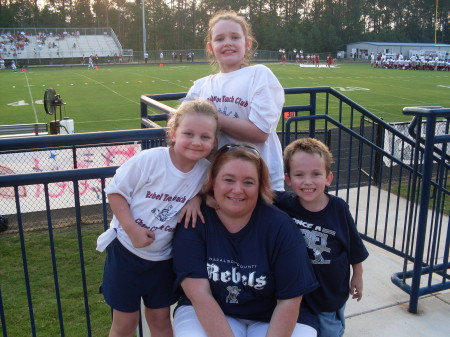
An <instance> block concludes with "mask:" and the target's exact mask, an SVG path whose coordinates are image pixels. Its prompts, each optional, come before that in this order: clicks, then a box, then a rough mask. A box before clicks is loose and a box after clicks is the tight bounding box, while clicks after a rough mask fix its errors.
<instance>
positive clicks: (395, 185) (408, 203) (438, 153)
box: [141, 87, 450, 312]
mask: <svg viewBox="0 0 450 337" xmlns="http://www.w3.org/2000/svg"><path fill="white" fill-rule="evenodd" d="M285 93H286V95H287V96H286V97H288V99H289V101H298V102H300V101H302V97H301V96H306V99H305V98H303V101H304V104H298V105H286V106H285V107H284V108H283V117H285V118H284V120H283V121H282V122H281V130H282V132H281V133H280V138H281V141H282V145H283V147H284V146H285V145H286V144H288V143H290V142H291V141H292V140H294V139H296V138H299V137H305V136H310V137H316V138H319V139H321V140H322V141H323V142H325V143H326V144H327V145H328V146H329V147H330V149H331V151H332V153H333V156H334V158H335V167H334V169H333V171H334V172H335V175H334V181H333V183H332V185H331V187H330V192H331V193H334V194H336V195H340V196H341V197H342V198H344V199H345V200H346V201H347V202H348V203H349V205H350V208H351V211H352V214H353V215H354V217H355V222H356V224H357V227H358V230H359V232H360V234H361V236H362V237H363V238H364V239H365V240H367V241H368V242H371V243H373V244H375V245H377V246H379V247H382V248H383V249H386V250H388V251H389V252H391V253H394V254H396V255H399V256H401V257H403V258H404V268H403V270H402V271H401V272H399V273H396V274H395V275H393V276H392V281H393V282H394V284H396V285H397V286H399V287H400V288H401V289H403V290H404V291H406V292H407V293H408V294H410V305H409V310H410V311H411V312H417V305H418V298H419V296H421V295H424V294H429V293H432V292H435V291H439V290H443V289H449V288H450V280H449V274H448V269H449V265H448V256H449V241H450V232H449V231H450V229H449V217H448V215H449V214H448V213H449V209H450V208H449V206H448V192H449V191H448V189H447V187H446V184H447V175H448V164H447V163H448V160H449V157H448V154H447V146H446V142H447V141H448V138H447V136H446V135H447V134H448V120H447V118H448V117H450V109H443V108H442V107H426V108H423V107H417V108H405V110H404V114H407V115H417V117H415V118H414V119H413V121H412V122H411V123H410V125H411V126H410V130H409V132H404V131H403V130H402V129H401V128H398V127H397V126H396V125H391V124H389V123H386V122H385V121H383V120H382V119H380V118H379V117H377V116H375V115H374V114H372V113H370V112H369V111H368V110H366V109H365V108H363V107H361V106H360V105H358V104H357V103H355V102H353V101H352V100H350V99H349V98H348V97H346V96H344V95H342V94H341V93H340V92H338V91H336V90H335V89H333V88H330V87H317V88H288V89H285ZM183 97H185V94H184V93H177V94H169V95H149V96H142V97H141V120H142V123H141V124H142V126H143V127H144V126H145V124H146V123H148V122H147V121H148V120H154V121H156V120H164V118H165V114H166V113H167V112H168V111H169V110H170V109H167V110H166V111H165V110H164V105H163V104H162V103H161V101H174V100H180V99H182V98H183ZM291 97H295V98H291ZM288 99H287V100H288ZM148 107H151V109H153V110H152V111H151V112H152V115H149V114H148ZM157 112H163V114H156V115H154V113H157ZM439 118H440V119H439ZM437 124H439V128H438V127H437ZM423 126H425V127H426V132H422V131H421V128H422V127H423ZM415 129H417V130H416V131H415ZM437 129H440V130H441V131H440V134H441V135H439V136H436V137H435V138H434V136H435V133H436V130H437ZM430 130H433V132H432V133H431V131H430ZM435 143H441V148H438V147H436V146H434V144H435ZM430 144H432V145H430ZM427 146H429V147H427ZM437 179H439V180H437ZM427 185H429V187H427ZM425 188H427V189H428V190H429V189H431V192H429V191H427V189H425ZM424 189H425V190H424ZM429 193H431V195H432V197H431V201H432V203H430V202H429V201H428V200H430V195H429ZM426 196H428V197H427V198H426ZM427 218H431V219H432V221H431V222H430V221H428V222H427ZM423 254H425V255H423ZM411 261H412V262H414V270H413V271H407V264H408V262H411ZM421 276H422V277H425V276H426V280H422V282H425V283H426V285H425V286H423V287H420V278H421ZM436 276H438V277H436ZM411 278H412V281H411V284H409V283H408V281H409V279H411Z"/></svg>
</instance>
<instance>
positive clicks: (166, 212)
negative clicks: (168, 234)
mask: <svg viewBox="0 0 450 337" xmlns="http://www.w3.org/2000/svg"><path fill="white" fill-rule="evenodd" d="M172 207H173V206H172V205H169V206H168V207H165V208H163V209H162V210H159V209H156V208H153V209H152V213H153V215H154V216H155V218H156V219H158V220H159V221H161V222H166V221H167V220H168V219H170V218H171V217H172V216H174V215H175V214H176V213H177V212H171V211H170V210H171V209H172Z"/></svg>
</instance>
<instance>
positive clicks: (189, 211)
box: [178, 195, 205, 228]
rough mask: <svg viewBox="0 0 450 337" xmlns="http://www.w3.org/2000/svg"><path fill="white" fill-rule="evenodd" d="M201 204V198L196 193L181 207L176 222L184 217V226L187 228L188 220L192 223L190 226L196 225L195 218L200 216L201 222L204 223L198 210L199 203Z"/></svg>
mask: <svg viewBox="0 0 450 337" xmlns="http://www.w3.org/2000/svg"><path fill="white" fill-rule="evenodd" d="M201 204H202V198H200V196H199V195H196V196H195V197H193V198H192V199H191V200H188V201H187V202H186V204H185V205H184V206H183V208H182V209H181V210H180V213H179V214H178V223H180V222H182V221H183V218H184V228H188V226H189V222H191V223H192V228H195V226H196V225H197V218H200V221H201V222H202V223H205V218H204V217H203V214H202V212H201V211H200V205H201Z"/></svg>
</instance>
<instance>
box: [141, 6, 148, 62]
mask: <svg viewBox="0 0 450 337" xmlns="http://www.w3.org/2000/svg"><path fill="white" fill-rule="evenodd" d="M144 2H145V0H142V49H143V54H142V55H145V53H146V48H145V45H146V44H147V43H146V42H147V41H146V40H147V32H146V30H145V14H144V13H145V12H144Z"/></svg>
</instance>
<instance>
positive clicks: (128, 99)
mask: <svg viewBox="0 0 450 337" xmlns="http://www.w3.org/2000/svg"><path fill="white" fill-rule="evenodd" d="M76 74H78V75H79V73H76ZM81 76H83V77H85V78H87V79H89V80H91V81H93V82H95V83H97V84H100V85H101V86H102V87H104V88H106V89H108V90H109V91H111V92H112V93H114V94H116V95H117V96H120V97H122V98H124V99H126V100H127V101H130V102H131V103H135V104H141V101H140V100H139V102H136V101H133V100H132V99H130V98H128V97H126V96H124V95H122V94H121V93H118V92H117V91H115V90H113V89H111V88H110V87H108V86H107V85H105V84H103V82H99V81H97V80H95V79H93V78H91V77H89V76H86V75H81ZM139 97H140V96H139Z"/></svg>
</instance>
